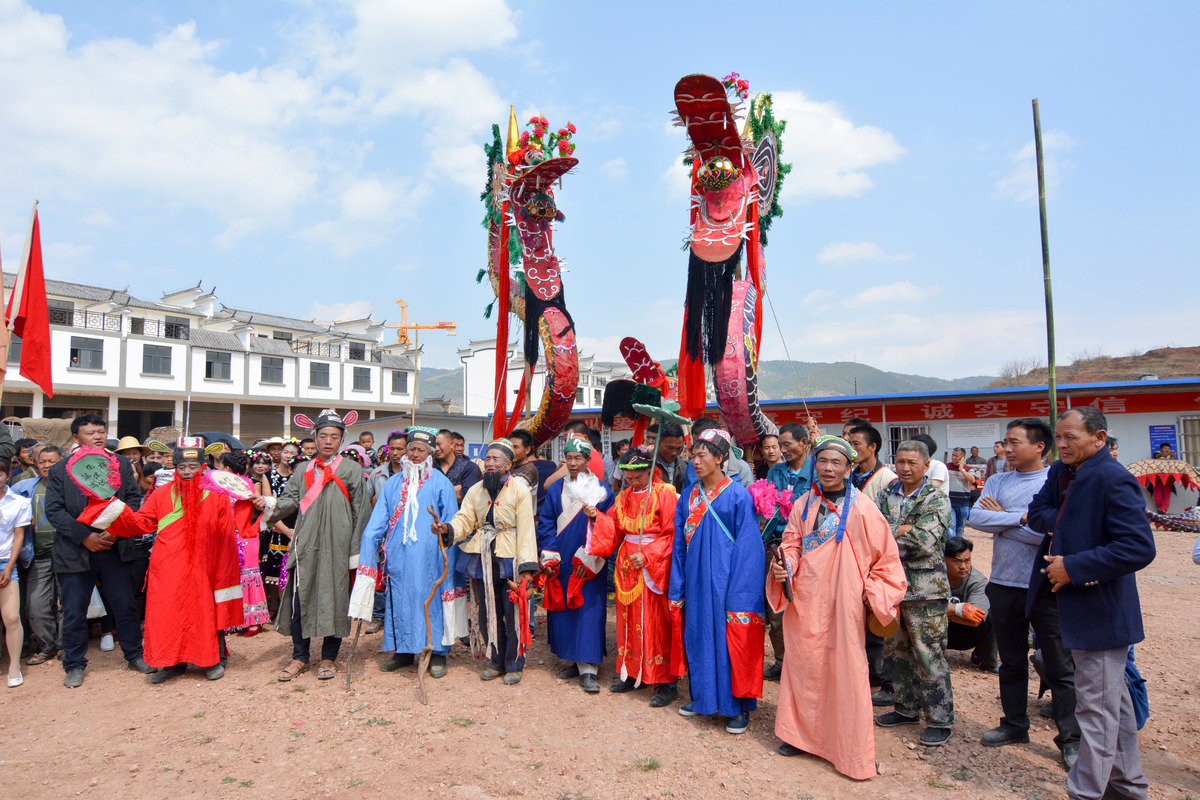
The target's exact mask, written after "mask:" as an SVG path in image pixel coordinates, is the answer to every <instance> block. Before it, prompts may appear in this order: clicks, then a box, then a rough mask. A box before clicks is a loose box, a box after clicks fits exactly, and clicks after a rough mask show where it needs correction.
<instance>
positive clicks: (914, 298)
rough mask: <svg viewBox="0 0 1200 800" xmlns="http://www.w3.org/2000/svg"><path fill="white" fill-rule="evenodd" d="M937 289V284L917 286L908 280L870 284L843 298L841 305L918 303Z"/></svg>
mask: <svg viewBox="0 0 1200 800" xmlns="http://www.w3.org/2000/svg"><path fill="white" fill-rule="evenodd" d="M939 291H941V287H939V286H917V285H916V284H914V283H910V282H908V281H896V282H895V283H889V284H887V285H886V286H872V287H870V288H867V289H863V290H862V291H861V292H859V293H858V294H856V295H853V296H851V297H849V298H847V299H846V300H843V301H842V305H844V306H846V307H847V308H854V307H857V306H864V305H875V304H877V303H891V304H896V303H918V302H920V301H922V300H924V299H926V298H927V297H931V296H933V295H935V294H937V293H938V292H939Z"/></svg>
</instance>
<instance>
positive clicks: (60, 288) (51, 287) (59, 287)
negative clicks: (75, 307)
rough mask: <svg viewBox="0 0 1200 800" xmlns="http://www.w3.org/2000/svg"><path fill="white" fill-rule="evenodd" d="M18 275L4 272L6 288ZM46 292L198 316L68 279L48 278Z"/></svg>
mask: <svg viewBox="0 0 1200 800" xmlns="http://www.w3.org/2000/svg"><path fill="white" fill-rule="evenodd" d="M16 283H17V276H16V275H15V274H14V273H11V272H6V273H4V288H5V289H11V288H13V287H14V286H16ZM46 294H48V295H51V296H57V297H70V298H72V299H74V300H85V301H87V302H88V303H103V302H112V303H113V304H114V305H117V306H129V307H130V308H146V309H150V310H152V311H162V312H164V313H167V314H181V315H190V316H196V313H195V312H194V311H186V310H184V309H181V308H178V307H177V306H168V305H163V304H162V303H151V302H149V301H148V300H139V299H138V298H136V297H134V296H133V295H130V294H127V293H125V292H118V291H117V290H116V289H102V288H100V287H99V286H88V285H87V284H83V283H68V282H66V281H56V280H53V279H51V278H47V279H46Z"/></svg>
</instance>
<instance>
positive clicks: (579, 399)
mask: <svg viewBox="0 0 1200 800" xmlns="http://www.w3.org/2000/svg"><path fill="white" fill-rule="evenodd" d="M586 392H587V389H584V388H583V387H582V386H580V387H579V388H578V389H576V390H575V402H576V403H578V404H579V405H583V404H584V403H586V402H587V394H586Z"/></svg>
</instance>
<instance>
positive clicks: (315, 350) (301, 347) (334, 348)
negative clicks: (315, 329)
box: [291, 342, 342, 361]
mask: <svg viewBox="0 0 1200 800" xmlns="http://www.w3.org/2000/svg"><path fill="white" fill-rule="evenodd" d="M291 344H292V352H293V353H302V354H304V355H308V356H318V357H319V358H333V359H337V360H339V361H340V360H341V358H342V346H341V345H340V344H336V343H330V342H292V343H291Z"/></svg>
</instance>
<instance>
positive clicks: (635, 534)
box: [597, 445, 679, 708]
mask: <svg viewBox="0 0 1200 800" xmlns="http://www.w3.org/2000/svg"><path fill="white" fill-rule="evenodd" d="M617 466H619V467H620V469H621V475H622V480H623V482H624V485H625V488H624V489H623V490H622V491H621V493H620V494H619V495H618V496H617V500H616V502H615V503H614V504H613V507H612V508H610V509H609V511H608V515H609V516H610V517H612V519H613V522H614V523H615V524H614V525H612V526H605V527H604V528H602V529H601V528H600V527H597V531H598V532H601V531H602V532H609V531H612V532H613V533H615V534H616V537H617V538H616V541H615V542H613V543H611V544H609V543H602V544H601V547H602V548H604V549H609V550H617V556H616V574H615V576H614V583H615V586H616V595H617V663H616V668H617V673H618V675H620V680H618V681H617V682H615V683H614V684H613V685H612V686H610V687H608V690H609V691H610V692H617V693H621V692H628V691H630V690H632V689H636V688H637V687H638V686H641V685H642V684H657V685H658V690H657V691H656V692H655V693H654V696H653V697H652V698H651V699H650V705H651V707H653V708H662V707H663V706H667V705H670V704H671V703H672V702H673V701H674V700H675V698H677V697H678V696H679V689H678V688H677V687H676V681H675V676H674V675H672V674H671V608H670V604H669V603H668V602H667V594H666V592H667V589H668V588H669V587H670V585H671V549H672V545H673V544H674V542H675V505H676V503H678V501H679V495H677V494H676V493H675V488H674V487H673V486H671V484H669V483H663V482H661V481H653V482H652V481H651V470H652V468H653V466H654V449H653V448H650V447H645V446H641V445H639V446H637V447H631V448H630V449H629V450H628V451H627V452H626V453H625V455H623V456H621V460H620V461H619V462H618V464H617ZM618 545H619V548H620V549H617V546H618Z"/></svg>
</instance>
